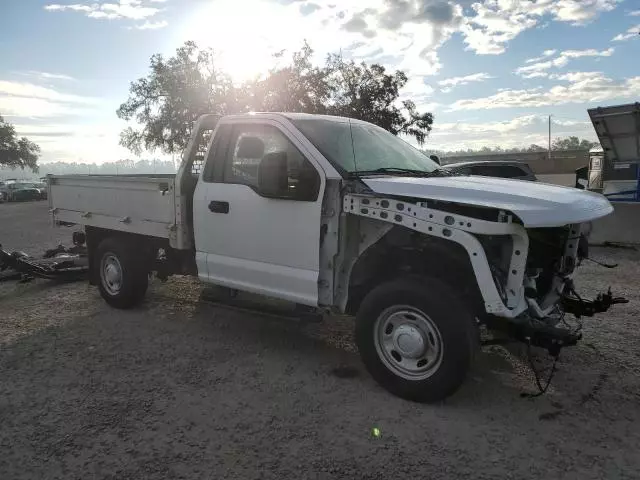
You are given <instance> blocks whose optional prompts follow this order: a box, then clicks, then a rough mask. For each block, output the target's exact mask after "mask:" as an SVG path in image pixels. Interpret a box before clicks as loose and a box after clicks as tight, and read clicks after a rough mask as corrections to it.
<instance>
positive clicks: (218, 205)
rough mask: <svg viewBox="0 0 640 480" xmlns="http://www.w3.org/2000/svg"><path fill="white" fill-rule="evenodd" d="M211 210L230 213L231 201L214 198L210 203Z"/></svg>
mask: <svg viewBox="0 0 640 480" xmlns="http://www.w3.org/2000/svg"><path fill="white" fill-rule="evenodd" d="M209 210H210V211H211V212H213V213H229V202H223V201H220V200H212V201H211V202H210V203H209Z"/></svg>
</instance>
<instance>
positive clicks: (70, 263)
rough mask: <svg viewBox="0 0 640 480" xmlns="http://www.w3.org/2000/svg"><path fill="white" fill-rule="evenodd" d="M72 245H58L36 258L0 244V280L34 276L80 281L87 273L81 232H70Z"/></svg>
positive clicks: (27, 278) (25, 278)
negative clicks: (8, 249)
mask: <svg viewBox="0 0 640 480" xmlns="http://www.w3.org/2000/svg"><path fill="white" fill-rule="evenodd" d="M73 243H74V245H73V247H69V248H67V247H64V246H62V245H58V246H57V247H56V248H53V249H50V250H47V251H46V252H45V253H44V255H43V258H41V259H38V258H34V257H31V256H29V255H27V254H26V253H24V252H7V251H6V250H3V249H2V245H0V282H6V281H12V280H13V281H15V280H17V281H19V282H29V281H31V280H33V279H34V278H44V279H48V280H53V279H65V280H81V279H83V278H85V277H86V274H87V273H88V272H89V260H88V257H87V251H86V247H85V235H84V233H82V232H75V233H74V234H73Z"/></svg>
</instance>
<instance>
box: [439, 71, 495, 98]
mask: <svg viewBox="0 0 640 480" xmlns="http://www.w3.org/2000/svg"><path fill="white" fill-rule="evenodd" d="M492 78H494V77H492V76H491V75H489V74H488V73H485V72H482V73H474V74H471V75H465V76H463V77H451V78H445V79H444V80H440V81H439V82H438V85H440V87H441V88H440V91H441V92H443V93H449V92H451V91H452V90H453V88H454V87H457V86H459V85H467V84H469V83H472V82H484V81H485V80H489V79H492Z"/></svg>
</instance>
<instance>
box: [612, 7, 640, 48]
mask: <svg viewBox="0 0 640 480" xmlns="http://www.w3.org/2000/svg"><path fill="white" fill-rule="evenodd" d="M638 11H639V12H640V10H638ZM638 35H640V24H638V25H635V26H633V27H631V28H630V29H629V30H627V31H626V32H624V33H619V34H618V35H616V36H615V37H613V38H612V39H611V41H612V42H624V41H625V40H629V39H630V38H633V37H637V36H638Z"/></svg>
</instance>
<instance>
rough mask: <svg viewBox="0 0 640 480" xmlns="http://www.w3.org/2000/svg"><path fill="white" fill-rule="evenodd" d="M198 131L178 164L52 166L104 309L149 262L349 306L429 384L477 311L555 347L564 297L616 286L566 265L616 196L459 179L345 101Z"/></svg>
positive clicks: (424, 388)
mask: <svg viewBox="0 0 640 480" xmlns="http://www.w3.org/2000/svg"><path fill="white" fill-rule="evenodd" d="M211 132H213V133H211ZM191 135H192V136H191V140H190V141H189V144H188V147H187V148H186V150H185V152H184V159H183V161H182V164H181V166H180V168H179V170H178V173H177V174H175V175H131V176H118V177H116V176H110V175H75V176H74V175H62V176H55V175H54V176H51V177H49V188H50V192H49V193H50V194H51V199H50V204H51V209H50V212H51V215H52V216H53V220H54V223H56V224H62V225H74V224H75V225H81V226H82V227H84V230H85V233H86V242H87V249H88V256H89V269H90V283H92V284H94V285H97V286H98V288H99V290H100V293H101V295H102V297H103V298H104V299H105V301H106V302H107V303H109V304H110V305H112V306H113V307H115V308H132V307H134V306H135V305H136V304H138V303H139V302H141V301H142V299H143V297H144V296H145V293H146V291H147V286H148V281H149V274H150V273H152V272H157V274H158V276H159V277H160V278H165V279H166V278H167V276H168V275H171V274H180V275H184V274H192V275H196V276H198V277H199V278H200V279H201V280H202V281H203V282H205V283H210V284H213V285H218V286H220V287H226V288H227V289H229V293H230V294H235V293H236V292H237V291H238V290H241V291H246V292H250V293H257V294H261V295H266V296H269V297H275V298H278V299H281V300H287V301H289V302H295V303H297V304H299V305H300V306H302V307H306V308H309V307H311V308H315V309H317V310H318V312H321V313H340V314H343V313H347V314H355V341H356V344H357V346H358V350H359V352H360V355H361V357H362V360H363V362H364V364H365V366H366V367H367V369H368V370H369V372H370V373H371V374H372V375H373V377H374V378H375V379H376V380H377V381H378V382H379V383H380V384H381V385H382V386H383V387H385V388H386V389H388V390H389V391H391V392H393V393H394V394H396V395H399V396H401V397H403V398H407V399H411V400H417V401H438V400H441V399H443V398H445V397H447V396H449V395H450V394H452V393H453V392H454V391H455V390H456V389H457V388H458V387H459V386H460V385H461V384H462V382H463V380H464V378H465V376H466V374H467V372H468V370H469V368H470V366H471V363H472V359H473V356H474V355H473V354H474V352H475V350H476V348H477V346H478V340H479V332H478V324H483V325H485V326H486V327H487V328H489V329H491V330H494V331H500V332H504V333H505V334H507V335H510V336H511V337H513V338H514V339H517V340H520V341H522V342H525V344H526V345H527V346H538V347H542V348H545V349H547V350H548V351H549V353H550V354H551V355H554V356H557V355H558V353H559V351H560V349H561V348H562V347H565V346H570V345H575V344H576V343H577V342H578V341H579V340H580V339H581V338H582V333H581V332H580V328H579V327H577V326H576V327H575V328H574V327H571V326H570V325H569V324H568V323H567V322H565V321H564V318H565V314H573V315H575V316H577V317H582V316H591V315H593V314H594V313H596V312H604V311H606V310H607V309H608V308H609V307H610V306H611V305H612V304H614V303H619V302H620V300H619V299H616V298H613V297H612V295H611V293H610V292H607V293H604V294H601V295H600V296H599V297H597V301H590V300H588V299H586V298H584V297H582V296H578V294H577V293H575V292H576V289H577V288H578V287H577V286H576V285H575V284H574V281H573V279H572V277H573V274H574V273H575V272H574V270H575V268H576V266H577V265H578V264H579V260H580V258H582V257H581V256H580V250H579V242H580V239H581V238H582V237H581V230H582V227H583V224H584V223H585V222H588V221H590V220H592V219H595V218H600V217H603V216H605V215H608V214H610V213H611V212H612V211H613V207H612V206H611V204H610V203H609V201H608V200H607V199H606V198H604V197H603V196H602V195H598V194H595V193H592V192H586V191H584V190H577V189H572V188H564V187H560V186H556V185H547V184H544V183H540V182H518V181H511V180H505V179H496V178H485V177H476V178H474V179H473V180H474V181H469V179H468V178H467V177H463V176H458V175H455V174H453V172H452V171H451V170H446V169H443V168H441V167H440V166H439V165H438V164H437V163H436V162H434V161H433V160H430V159H429V158H428V157H427V156H426V155H424V154H423V153H422V152H420V151H419V150H416V149H414V148H413V147H411V146H410V145H409V144H407V143H405V142H403V141H402V140H401V139H400V138H398V137H396V136H394V135H392V134H391V133H389V132H387V131H386V130H383V129H382V128H380V127H377V126H375V125H372V124H370V123H366V122H362V121H359V120H354V119H348V118H341V117H330V116H324V115H305V114H294V113H284V114H279V113H264V114H243V115H230V116H225V117H220V116H218V115H204V116H202V117H201V118H200V119H199V120H198V122H197V123H196V124H195V125H194V128H193V130H192V134H191ZM208 139H211V140H208ZM205 142H206V144H207V145H208V152H207V153H206V154H205V155H202V154H201V151H202V150H201V149H202V145H203V144H204V143H205ZM518 176H520V175H518ZM513 177H514V176H512V178H513ZM596 328H597V327H596Z"/></svg>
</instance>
